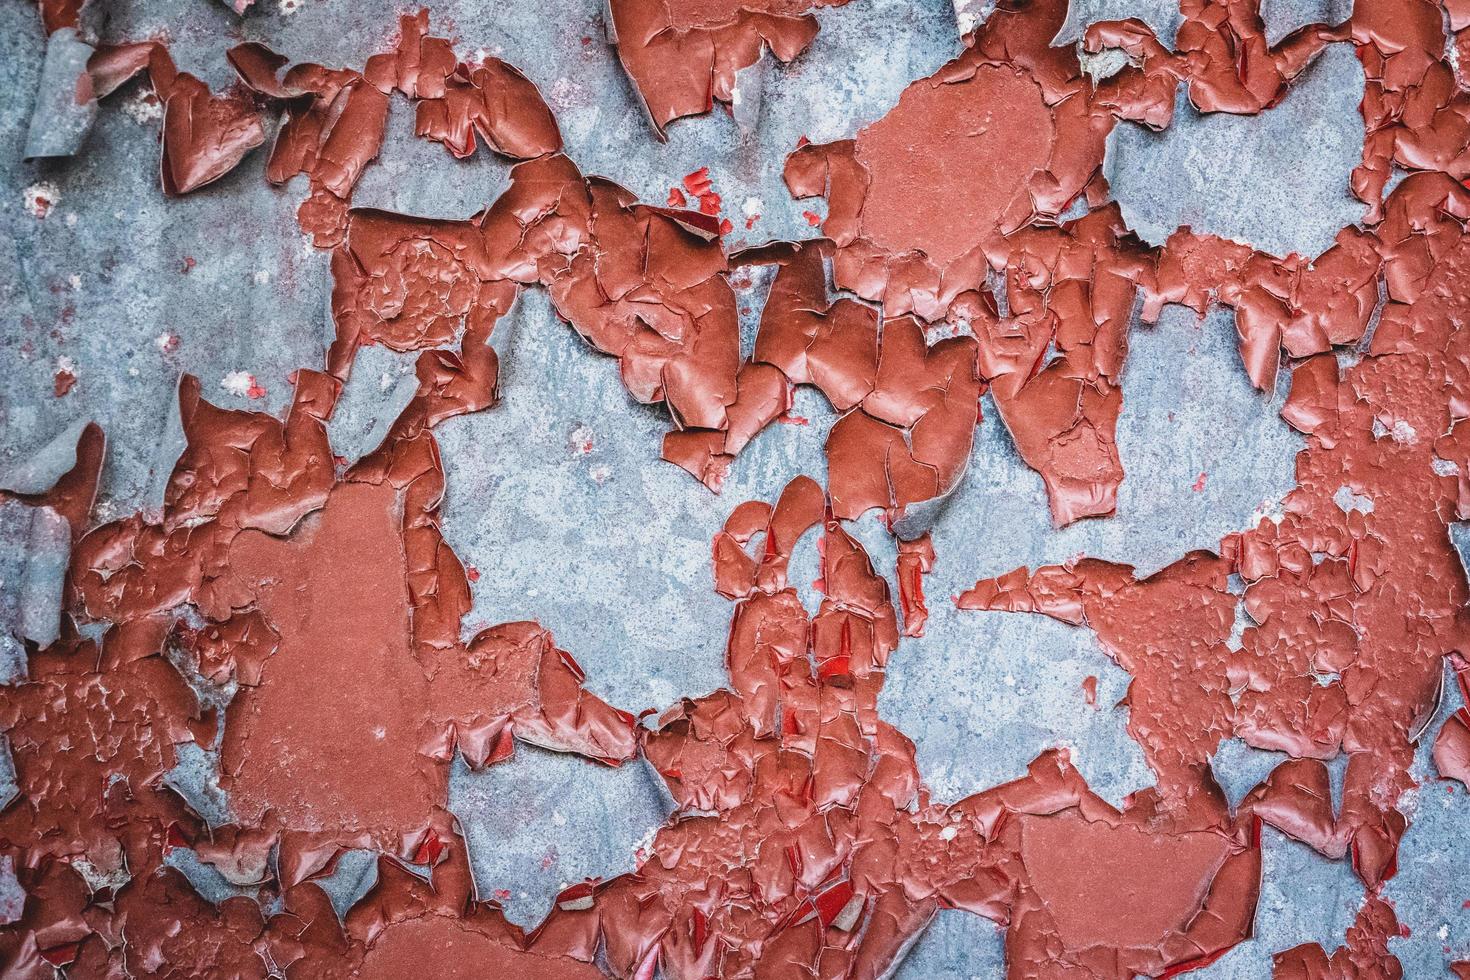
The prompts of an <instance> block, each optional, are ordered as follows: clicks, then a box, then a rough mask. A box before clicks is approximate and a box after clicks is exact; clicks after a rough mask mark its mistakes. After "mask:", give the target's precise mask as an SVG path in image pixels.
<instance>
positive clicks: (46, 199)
mask: <svg viewBox="0 0 1470 980" xmlns="http://www.w3.org/2000/svg"><path fill="white" fill-rule="evenodd" d="M21 200H22V203H23V204H24V206H25V209H26V213H27V214H29V215H30V216H31V217H33V218H36V219H38V220H41V219H44V218H45V217H46V216H47V215H48V214H50V213H51V210H52V209H53V208H55V207H56V204H57V202H58V201H60V200H61V191H60V189H58V188H57V186H56V185H55V184H53V183H51V182H50V181H47V180H43V181H38V182H37V183H34V184H32V185H31V186H29V187H27V188H26V189H25V191H24V192H23V194H22V198H21Z"/></svg>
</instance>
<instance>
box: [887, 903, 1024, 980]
mask: <svg viewBox="0 0 1470 980" xmlns="http://www.w3.org/2000/svg"><path fill="white" fill-rule="evenodd" d="M1004 947H1005V936H1004V933H1003V932H1002V931H1001V930H1000V929H998V928H997V927H996V925H995V923H994V922H991V921H990V920H989V919H982V918H981V917H980V916H978V915H971V914H970V913H969V912H964V911H961V910H959V909H941V910H940V911H939V912H938V913H936V914H935V916H934V918H933V919H931V920H930V921H929V926H928V928H926V929H925V930H924V931H923V933H921V934H920V936H919V938H918V941H917V942H915V943H914V945H913V946H912V947H911V948H910V949H909V954H908V956H907V957H905V958H904V960H903V962H902V963H901V964H900V965H899V968H898V971H897V972H896V973H894V975H893V976H894V980H933V978H935V977H947V978H952V980H993V978H994V980H998V978H999V977H1001V976H1003V975H1004V971H1005V949H1004Z"/></svg>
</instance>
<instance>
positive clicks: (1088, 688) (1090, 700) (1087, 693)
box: [1082, 675, 1097, 708]
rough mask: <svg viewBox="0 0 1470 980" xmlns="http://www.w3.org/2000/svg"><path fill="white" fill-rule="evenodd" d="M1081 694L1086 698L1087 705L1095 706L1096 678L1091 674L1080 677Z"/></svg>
mask: <svg viewBox="0 0 1470 980" xmlns="http://www.w3.org/2000/svg"><path fill="white" fill-rule="evenodd" d="M1082 696H1083V697H1084V698H1086V699H1087V704H1088V706H1089V707H1092V708H1096V707H1097V678H1096V677H1093V676H1091V675H1088V676H1087V677H1084V678H1082Z"/></svg>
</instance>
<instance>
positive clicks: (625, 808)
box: [449, 743, 670, 928]
mask: <svg viewBox="0 0 1470 980" xmlns="http://www.w3.org/2000/svg"><path fill="white" fill-rule="evenodd" d="M657 781H658V776H657V774H655V773H654V772H653V771H652V770H651V769H650V768H649V766H647V765H646V764H644V763H642V762H637V761H635V762H630V763H626V764H624V765H622V766H619V767H617V768H612V767H609V766H604V765H602V764H601V763H598V762H591V761H589V760H587V759H583V758H580V757H578V756H573V755H563V754H561V753H558V752H549V751H547V750H545V749H539V748H536V747H535V746H533V745H527V744H525V743H517V744H516V750H515V754H514V755H513V756H511V758H510V759H508V760H507V761H505V762H502V763H499V764H498V765H494V766H489V767H487V768H485V769H482V770H480V771H479V772H475V771H473V770H471V769H470V768H469V767H468V766H467V765H465V763H464V760H463V759H462V758H460V757H456V758H455V760H454V767H453V768H452V769H451V770H450V773H449V810H450V812H451V813H453V814H454V815H455V816H456V817H458V818H459V823H460V827H461V828H462V829H463V830H464V835H465V843H466V844H467V845H468V847H469V850H470V860H471V865H472V867H473V870H474V877H475V888H476V890H477V891H478V892H479V894H480V897H481V898H484V899H486V900H490V899H494V900H496V901H499V902H500V903H501V904H502V905H503V907H504V908H505V917H506V918H507V919H509V920H510V921H512V922H515V923H517V924H519V925H523V926H525V927H527V928H530V927H532V926H534V925H536V924H537V923H538V922H540V921H541V920H542V919H543V918H545V916H546V914H547V913H548V912H550V911H551V906H552V904H553V902H554V900H555V899H556V896H557V894H558V893H559V892H561V891H562V890H563V889H564V888H567V887H568V886H570V885H575V884H578V883H579V882H582V881H586V880H588V879H594V878H598V879H604V880H605V879H608V878H612V877H615V876H617V875H619V874H623V873H625V872H628V871H631V870H633V867H634V866H635V865H636V863H637V857H636V853H637V851H638V849H639V848H641V847H645V846H647V845H648V844H649V843H650V842H651V841H652V840H653V833H654V831H655V830H657V829H658V827H659V825H660V824H662V823H663V822H664V819H665V818H666V817H667V816H668V815H669V812H670V808H669V807H668V806H667V805H666V804H665V803H664V802H663V797H662V796H661V794H660V793H659V791H658V787H657V785H656V783H657Z"/></svg>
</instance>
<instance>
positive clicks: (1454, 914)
mask: <svg viewBox="0 0 1470 980" xmlns="http://www.w3.org/2000/svg"><path fill="white" fill-rule="evenodd" d="M1462 707H1465V702H1464V699H1463V698H1462V697H1461V696H1460V691H1459V688H1458V687H1457V686H1456V685H1455V684H1454V683H1453V682H1450V683H1448V684H1446V685H1445V697H1444V703H1443V704H1441V705H1440V709H1439V712H1438V715H1437V717H1436V719H1435V721H1434V723H1433V724H1431V725H1430V726H1429V728H1428V731H1427V733H1426V734H1425V735H1424V737H1423V738H1421V739H1420V741H1419V750H1418V752H1416V753H1415V755H1414V765H1413V768H1412V769H1410V773H1411V774H1412V775H1413V776H1414V778H1415V779H1417V780H1418V781H1419V788H1418V789H1416V790H1411V791H1410V792H1409V794H1408V796H1407V797H1406V798H1405V799H1403V800H1400V801H1399V805H1400V807H1401V808H1402V809H1403V811H1404V815H1405V816H1407V817H1408V818H1409V820H1410V824H1409V829H1408V830H1407V831H1406V832H1405V833H1404V839H1403V841H1401V842H1400V844H1399V854H1398V862H1399V873H1398V874H1397V875H1396V876H1395V877H1394V878H1393V879H1392V880H1390V881H1389V882H1388V884H1387V885H1385V886H1384V889H1383V895H1384V897H1385V898H1386V899H1388V900H1389V901H1391V902H1393V904H1394V909H1395V910H1396V912H1397V913H1398V917H1399V921H1400V922H1401V923H1403V924H1404V925H1406V926H1408V928H1409V935H1407V936H1404V937H1402V938H1400V939H1394V940H1390V942H1389V950H1390V951H1391V952H1392V953H1393V954H1394V955H1395V956H1397V957H1398V958H1399V960H1400V961H1401V962H1402V963H1403V964H1404V976H1406V977H1429V976H1438V975H1440V974H1441V973H1442V972H1443V971H1444V964H1445V962H1446V961H1447V960H1451V959H1466V958H1470V909H1466V908H1465V902H1467V901H1470V861H1467V860H1466V858H1465V842H1466V841H1470V800H1467V799H1466V797H1465V790H1464V788H1463V787H1462V786H1460V785H1459V784H1458V783H1452V782H1449V781H1448V780H1440V779H1439V778H1438V775H1439V774H1438V773H1437V772H1436V771H1435V768H1434V759H1433V754H1432V753H1433V750H1434V736H1435V735H1436V734H1438V732H1439V726H1440V725H1441V724H1443V722H1444V720H1445V719H1446V718H1448V717H1449V716H1450V715H1451V714H1452V713H1454V712H1455V711H1457V710H1459V709H1460V708H1462ZM1447 951H1448V952H1447Z"/></svg>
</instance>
